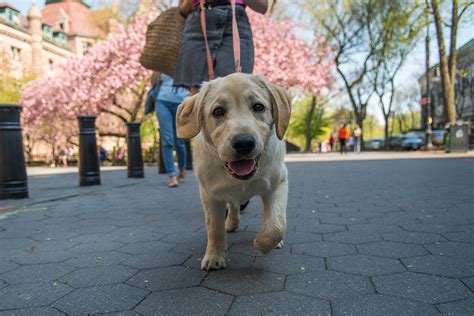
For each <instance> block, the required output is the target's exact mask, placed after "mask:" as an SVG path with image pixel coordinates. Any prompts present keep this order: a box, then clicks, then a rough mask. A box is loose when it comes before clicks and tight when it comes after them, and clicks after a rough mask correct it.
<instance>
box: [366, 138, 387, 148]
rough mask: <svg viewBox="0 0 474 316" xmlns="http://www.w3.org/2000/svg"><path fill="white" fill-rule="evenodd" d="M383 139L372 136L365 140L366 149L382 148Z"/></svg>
mask: <svg viewBox="0 0 474 316" xmlns="http://www.w3.org/2000/svg"><path fill="white" fill-rule="evenodd" d="M384 144H385V140H384V139H383V138H372V139H369V140H367V141H366V147H367V148H368V149H375V150H378V149H383V147H384Z"/></svg>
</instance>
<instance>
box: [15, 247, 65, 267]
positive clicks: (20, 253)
mask: <svg viewBox="0 0 474 316" xmlns="http://www.w3.org/2000/svg"><path fill="white" fill-rule="evenodd" d="M71 256H72V254H71V253H70V252H67V251H32V252H31V251H24V250H17V251H13V252H10V254H9V255H8V257H9V259H10V260H11V261H14V262H16V263H19V264H22V265H31V264H39V263H55V262H62V261H65V260H67V259H69V258H70V257H71Z"/></svg>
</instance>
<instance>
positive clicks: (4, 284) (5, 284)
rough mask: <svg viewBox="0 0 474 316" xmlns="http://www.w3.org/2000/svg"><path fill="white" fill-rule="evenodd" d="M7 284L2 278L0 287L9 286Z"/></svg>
mask: <svg viewBox="0 0 474 316" xmlns="http://www.w3.org/2000/svg"><path fill="white" fill-rule="evenodd" d="M7 286H8V283H7V282H5V281H3V280H0V289H3V288H4V287H7Z"/></svg>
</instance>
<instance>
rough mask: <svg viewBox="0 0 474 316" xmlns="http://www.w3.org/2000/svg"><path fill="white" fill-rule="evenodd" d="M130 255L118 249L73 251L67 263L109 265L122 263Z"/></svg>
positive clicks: (91, 265) (90, 265) (84, 265)
mask: <svg viewBox="0 0 474 316" xmlns="http://www.w3.org/2000/svg"><path fill="white" fill-rule="evenodd" d="M130 257H131V255H129V254H126V253H122V252H117V251H106V252H89V253H73V254H72V256H71V258H70V259H69V260H67V261H66V262H65V263H67V264H69V265H71V266H74V267H77V268H87V267H97V266H109V265H114V264H120V263H122V262H123V261H125V260H127V259H128V258H130Z"/></svg>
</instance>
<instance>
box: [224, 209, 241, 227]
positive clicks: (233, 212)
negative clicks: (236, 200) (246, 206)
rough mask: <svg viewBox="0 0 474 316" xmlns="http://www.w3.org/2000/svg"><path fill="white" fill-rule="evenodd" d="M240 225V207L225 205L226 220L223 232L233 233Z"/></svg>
mask: <svg viewBox="0 0 474 316" xmlns="http://www.w3.org/2000/svg"><path fill="white" fill-rule="evenodd" d="M239 224H240V206H239V205H233V204H230V203H228V204H227V218H226V220H225V230H226V231H227V232H229V233H230V232H234V231H236V230H237V228H239Z"/></svg>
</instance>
